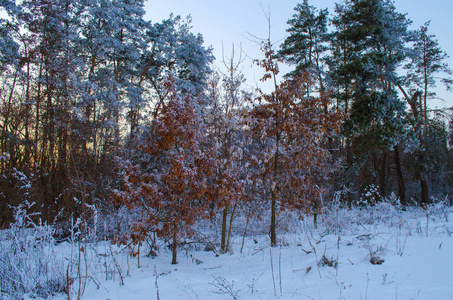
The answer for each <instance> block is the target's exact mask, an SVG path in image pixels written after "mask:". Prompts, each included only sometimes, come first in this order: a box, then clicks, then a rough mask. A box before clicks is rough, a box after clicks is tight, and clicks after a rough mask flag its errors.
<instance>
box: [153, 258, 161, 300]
mask: <svg viewBox="0 0 453 300" xmlns="http://www.w3.org/2000/svg"><path fill="white" fill-rule="evenodd" d="M154 276H156V280H155V282H154V285H155V287H156V294H157V298H156V300H160V295H159V284H158V282H157V279H159V274H158V273H157V268H156V265H154Z"/></svg>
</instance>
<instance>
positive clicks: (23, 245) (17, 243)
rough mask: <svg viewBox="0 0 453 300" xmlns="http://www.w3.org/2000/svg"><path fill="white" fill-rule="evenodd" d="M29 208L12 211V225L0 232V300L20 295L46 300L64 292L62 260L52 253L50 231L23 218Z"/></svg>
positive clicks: (48, 228) (54, 252)
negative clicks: (13, 218) (45, 299)
mask: <svg viewBox="0 0 453 300" xmlns="http://www.w3.org/2000/svg"><path fill="white" fill-rule="evenodd" d="M32 205H33V204H30V203H28V202H27V203H25V204H22V205H20V206H19V207H17V208H15V222H14V223H12V224H11V226H10V228H9V229H7V230H2V231H0V289H1V293H0V298H2V297H3V298H2V299H22V296H23V295H24V294H29V295H30V296H32V297H36V296H38V297H44V298H47V297H49V296H51V295H53V294H54V293H60V292H64V291H65V289H66V277H65V271H64V260H63V258H62V257H60V256H58V254H57V253H56V251H55V240H54V238H53V233H54V228H53V227H52V226H49V225H47V224H40V223H38V224H36V223H35V222H33V221H32V216H31V215H28V214H27V209H30V208H31V206H32Z"/></svg>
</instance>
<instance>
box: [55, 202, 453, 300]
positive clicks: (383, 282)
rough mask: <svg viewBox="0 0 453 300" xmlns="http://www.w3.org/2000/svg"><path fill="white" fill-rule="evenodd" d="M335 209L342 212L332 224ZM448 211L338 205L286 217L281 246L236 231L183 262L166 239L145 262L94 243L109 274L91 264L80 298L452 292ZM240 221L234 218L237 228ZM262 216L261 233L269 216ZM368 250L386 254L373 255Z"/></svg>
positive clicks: (193, 250) (439, 295)
mask: <svg viewBox="0 0 453 300" xmlns="http://www.w3.org/2000/svg"><path fill="white" fill-rule="evenodd" d="M332 215H335V217H336V218H337V220H339V221H341V222H340V223H339V225H338V227H337V229H335V230H332V228H335V227H334V226H332V222H333V221H332V220H335V218H332ZM338 216H340V217H339V218H338ZM451 217H452V215H451V208H448V207H444V208H442V210H439V209H437V210H435V209H432V210H422V209H410V210H408V211H402V210H398V209H394V208H393V207H390V208H389V207H388V206H382V207H380V208H374V209H365V210H363V209H362V210H358V209H356V210H352V211H351V210H342V209H339V210H338V211H334V212H330V213H326V214H325V215H323V216H322V217H321V219H322V221H321V222H320V224H319V228H317V229H316V228H315V227H314V226H313V224H312V220H311V218H306V219H305V220H304V221H297V220H296V221H295V220H292V221H291V222H287V223H286V226H287V228H286V233H282V232H280V236H279V238H280V240H279V244H280V245H281V246H279V247H274V248H271V247H269V244H270V243H269V238H268V236H267V235H265V234H254V235H248V236H247V237H246V239H245V245H244V248H243V252H242V253H240V249H241V243H242V235H241V234H240V233H239V232H240V230H236V233H235V234H234V236H233V240H232V246H233V247H232V250H231V251H230V252H229V253H226V254H221V255H216V254H215V253H214V252H212V251H210V252H208V251H204V250H203V247H200V246H198V247H197V246H195V245H194V246H190V247H186V249H181V250H180V251H179V253H178V264H177V265H171V264H170V262H171V251H170V250H169V249H166V247H161V249H160V251H159V255H158V256H157V257H156V258H154V259H152V258H151V257H147V256H145V255H143V254H142V255H141V256H140V268H138V260H137V258H130V257H129V256H128V253H127V251H125V250H124V249H123V248H117V247H116V246H110V245H108V244H107V243H97V244H92V245H90V246H89V247H87V249H88V250H87V251H88V252H90V251H91V252H92V254H90V255H89V257H91V259H92V261H90V262H89V264H90V263H91V264H92V265H95V264H98V265H99V266H101V265H102V259H104V260H105V261H106V265H107V264H110V265H109V269H110V271H109V272H110V273H109V274H110V275H109V276H107V275H106V272H103V271H102V270H103V269H102V268H95V267H93V268H92V269H93V270H96V272H97V273H94V274H92V275H91V276H92V277H93V280H95V281H97V282H98V284H99V286H100V287H99V289H98V288H97V285H96V284H94V283H93V281H91V280H89V281H87V286H86V289H85V292H84V294H83V297H82V299H110V300H114V299H178V298H180V299H369V300H372V299H451V297H452V294H453V285H451V278H452V276H453V257H452V256H451V253H452V251H453V239H452V238H451V232H452V231H453V224H452V223H451V221H450V219H451ZM241 222H242V221H241V219H240V218H237V220H236V222H235V224H236V227H235V228H236V229H237V228H239V227H240V226H241ZM260 222H261V223H262V226H263V228H261V229H260V230H261V232H265V231H266V229H265V228H264V226H265V223H266V221H265V219H264V221H260ZM282 228H283V227H281V228H280V229H281V231H283V229H282ZM338 228H339V229H338ZM213 235H215V233H213ZM337 245H338V247H337ZM66 246H67V245H66ZM109 247H112V249H113V251H112V253H113V254H114V255H115V256H116V257H115V260H116V262H117V263H118V265H119V268H120V270H121V273H122V275H123V276H124V285H121V280H120V275H119V274H118V272H116V271H115V272H114V270H117V269H115V268H114V267H113V266H112V264H113V263H112V257H108V255H107V256H103V257H102V258H101V257H100V256H99V253H109V251H108V248H109ZM93 253H94V254H93ZM96 253H97V254H96ZM142 253H143V252H142ZM96 255H97V256H96ZM370 255H372V256H374V257H377V258H379V259H382V260H383V263H382V264H380V265H373V264H371V263H370ZM323 256H325V257H326V258H328V259H331V260H333V261H336V260H337V259H338V265H337V268H335V267H334V266H332V267H329V266H327V265H325V266H322V265H320V264H319V265H318V264H317V262H319V261H320V260H321V258H322V257H323ZM96 261H97V262H96ZM105 269H107V266H106V267H105ZM307 270H308V272H307ZM156 274H157V278H156ZM106 277H109V278H108V279H107V280H106ZM76 285H77V282H74V283H73V286H72V292H73V293H76V291H77V286H76ZM73 297H74V296H73ZM66 298H67V296H66V295H63V294H62V295H58V296H55V299H66Z"/></svg>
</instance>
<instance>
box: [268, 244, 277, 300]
mask: <svg viewBox="0 0 453 300" xmlns="http://www.w3.org/2000/svg"><path fill="white" fill-rule="evenodd" d="M269 256H270V258H271V272H272V283H273V284H274V296H277V288H276V287H275V276H274V264H273V262H272V248H269Z"/></svg>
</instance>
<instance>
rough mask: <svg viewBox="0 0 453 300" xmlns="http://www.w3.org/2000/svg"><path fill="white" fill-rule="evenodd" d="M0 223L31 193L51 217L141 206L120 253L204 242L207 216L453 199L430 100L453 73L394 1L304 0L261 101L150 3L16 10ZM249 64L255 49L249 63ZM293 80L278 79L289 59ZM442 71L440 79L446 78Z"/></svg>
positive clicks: (9, 25)
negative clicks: (149, 241)
mask: <svg viewBox="0 0 453 300" xmlns="http://www.w3.org/2000/svg"><path fill="white" fill-rule="evenodd" d="M1 4H2V7H3V10H4V11H5V12H6V13H7V15H8V18H7V19H3V20H1V23H0V30H1V32H2V35H1V40H0V61H1V66H0V68H1V72H2V75H1V90H0V98H1V103H0V105H1V107H0V108H1V113H0V126H1V132H0V172H1V177H0V187H1V190H0V200H1V202H0V211H1V212H0V217H1V225H2V226H3V227H6V226H8V224H9V223H10V222H11V221H12V220H13V208H14V207H15V206H17V205H19V204H20V203H22V202H23V201H29V202H30V203H32V202H34V203H35V205H34V206H33V208H34V209H35V210H36V212H39V213H40V217H41V218H43V219H44V220H46V221H48V222H52V221H53V220H55V219H57V220H59V221H62V220H69V219H71V218H74V217H79V216H85V213H86V211H87V210H89V208H92V207H96V209H97V210H99V211H103V212H105V214H110V215H115V214H116V213H117V211H118V210H119V209H121V208H122V207H127V208H128V209H129V210H131V211H132V212H133V213H135V216H136V220H134V222H133V224H129V225H128V226H130V227H129V228H130V230H129V231H128V233H127V234H126V235H123V236H121V237H116V238H117V241H118V242H119V243H123V242H124V243H127V242H129V241H131V240H132V241H133V242H135V243H140V242H141V241H143V240H144V239H145V238H146V237H147V236H149V234H150V233H151V232H152V233H156V234H157V235H159V236H162V237H165V238H168V240H171V241H172V248H173V250H174V251H173V252H174V257H173V262H174V263H176V248H177V245H178V241H179V240H180V238H181V237H183V236H185V235H191V234H192V233H193V232H192V231H191V225H192V224H193V223H194V222H195V221H196V220H197V219H199V218H210V217H212V216H214V215H215V214H216V213H220V214H221V215H222V233H221V251H227V249H228V243H229V236H230V232H231V223H232V220H233V218H234V216H235V215H236V214H237V213H239V212H241V213H243V214H245V215H246V216H247V217H250V216H253V215H260V214H261V213H262V212H263V211H270V218H271V220H270V239H271V244H272V245H273V246H274V245H276V244H277V238H276V227H277V217H278V213H279V211H282V210H295V211H298V212H300V213H301V214H305V213H311V214H313V215H314V217H315V221H316V217H317V215H318V213H320V212H321V211H322V205H323V204H325V203H327V202H328V201H329V199H332V197H333V195H334V194H336V195H337V198H338V197H339V199H340V201H342V202H344V203H345V205H357V204H360V203H363V204H372V203H374V202H375V201H379V200H380V199H383V198H385V197H392V198H393V199H398V200H399V201H400V203H401V204H402V205H426V204H428V203H429V202H430V201H431V199H433V198H444V197H446V196H449V195H450V194H451V189H452V185H453V181H452V180H453V178H452V175H453V174H452V170H453V168H452V163H453V157H452V151H451V148H450V144H451V143H452V142H453V140H452V130H451V128H450V126H451V124H452V116H451V111H450V110H448V109H444V110H436V111H430V110H429V106H428V102H429V100H430V99H433V98H434V97H435V96H436V95H435V93H434V92H433V88H434V87H435V85H436V83H438V82H441V83H442V84H445V85H446V87H447V88H450V85H451V83H452V81H451V79H450V77H449V75H451V71H450V69H449V68H448V66H447V65H446V64H444V60H445V58H446V57H447V56H446V54H445V53H444V52H443V51H442V50H441V49H440V47H439V45H438V43H437V41H436V39H435V37H434V36H433V35H430V34H429V33H428V28H429V23H426V24H425V25H423V26H421V27H420V29H418V30H410V28H409V27H410V24H411V21H410V20H409V19H408V18H407V16H406V15H404V14H401V13H399V12H397V11H396V10H395V7H394V6H393V3H392V2H391V1H388V0H345V1H343V2H341V3H338V4H336V6H335V12H334V14H333V15H332V16H330V15H329V13H328V11H327V10H325V9H318V8H315V7H313V6H311V5H309V3H308V1H306V0H305V1H303V3H301V4H298V5H297V6H296V8H295V14H294V16H293V18H291V19H290V20H289V21H288V26H289V28H288V36H287V38H286V39H285V40H284V42H283V43H282V45H281V46H280V47H279V48H278V49H277V48H276V47H275V46H274V44H273V43H272V41H270V40H265V41H262V42H261V46H262V49H263V59H259V60H256V61H255V63H256V64H257V65H258V66H260V67H261V68H262V69H263V72H264V76H263V79H262V80H263V81H265V80H272V81H273V83H274V90H273V92H271V93H264V92H262V91H260V90H258V91H252V92H250V91H247V90H246V89H245V88H244V82H245V78H244V76H243V75H242V74H241V73H240V71H239V70H240V62H241V59H240V58H237V57H236V59H235V57H234V52H233V54H232V55H231V57H230V58H229V59H226V61H225V62H226V63H225V68H223V70H222V71H214V70H212V66H211V64H212V62H213V60H214V57H213V56H212V54H211V49H210V48H206V47H205V46H204V45H203V38H202V36H201V35H195V34H193V33H192V32H191V30H190V29H191V28H190V19H187V20H181V19H180V18H179V17H174V16H170V18H169V19H168V20H164V21H162V22H160V23H153V22H150V21H145V20H144V18H143V17H144V13H145V12H144V9H143V1H142V0H136V1H131V0H127V1H126V0H120V1H112V0H102V1H99V0H98V1H89V0H58V1H45V0H39V1H36V0H35V1H23V2H22V3H21V4H20V5H16V4H15V3H14V2H13V1H10V0H5V1H2V2H1ZM239 56H240V55H239ZM281 63H288V64H290V65H292V66H294V70H293V71H292V72H290V73H289V74H286V76H285V80H283V82H281V83H278V82H277V81H276V75H277V74H278V72H279V71H278V70H279V68H278V65H279V64H281ZM439 78H440V79H439Z"/></svg>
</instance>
